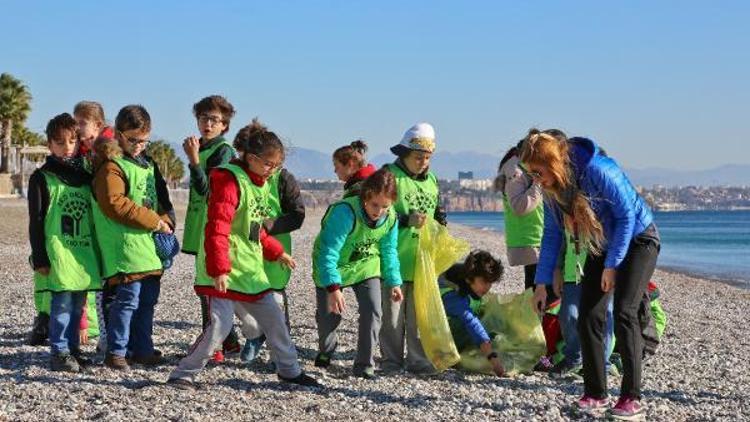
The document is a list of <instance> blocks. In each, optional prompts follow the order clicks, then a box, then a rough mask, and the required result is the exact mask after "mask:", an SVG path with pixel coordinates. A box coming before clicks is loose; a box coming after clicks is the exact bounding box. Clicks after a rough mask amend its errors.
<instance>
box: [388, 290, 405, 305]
mask: <svg viewBox="0 0 750 422" xmlns="http://www.w3.org/2000/svg"><path fill="white" fill-rule="evenodd" d="M403 299H404V294H403V293H402V292H401V287H398V286H396V287H393V288H391V302H394V303H396V302H401V301H402V300H403Z"/></svg>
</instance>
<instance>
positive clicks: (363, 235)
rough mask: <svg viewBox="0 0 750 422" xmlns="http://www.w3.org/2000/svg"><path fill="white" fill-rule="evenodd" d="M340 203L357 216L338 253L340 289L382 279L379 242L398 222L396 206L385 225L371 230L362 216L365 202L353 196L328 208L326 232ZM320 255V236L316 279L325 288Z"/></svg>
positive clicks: (314, 258) (315, 246)
mask: <svg viewBox="0 0 750 422" xmlns="http://www.w3.org/2000/svg"><path fill="white" fill-rule="evenodd" d="M339 204H345V205H346V206H349V207H350V208H351V210H352V213H354V226H353V227H352V230H351V231H350V232H349V235H348V236H347V237H346V241H344V245H343V246H342V247H341V250H340V251H339V261H338V263H337V269H338V271H339V274H340V275H341V287H347V286H353V285H355V284H357V283H361V282H363V281H365V280H369V279H371V278H376V277H380V239H382V238H384V237H385V236H386V235H388V233H389V232H390V231H391V229H393V226H394V225H395V224H396V222H397V221H398V218H397V217H396V212H395V211H394V210H393V207H391V208H389V209H388V215H387V217H386V220H385V221H384V222H383V224H381V225H380V226H378V227H375V228H370V227H369V226H368V225H367V222H366V221H365V218H364V216H363V215H362V201H361V200H360V199H359V196H352V197H349V198H345V199H342V200H340V201H338V202H336V203H334V204H332V205H331V206H329V207H328V210H327V211H326V213H325V215H324V216H323V220H322V222H321V227H322V228H323V229H325V226H326V224H328V219H329V216H330V211H331V210H332V209H333V207H335V206H337V205H339ZM334 224H335V223H334ZM319 256H320V234H318V236H317V237H316V238H315V243H314V244H313V252H312V261H313V280H314V281H315V285H316V286H317V287H323V284H322V280H321V279H320V268H318V257H319Z"/></svg>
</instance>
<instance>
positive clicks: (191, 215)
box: [182, 138, 232, 255]
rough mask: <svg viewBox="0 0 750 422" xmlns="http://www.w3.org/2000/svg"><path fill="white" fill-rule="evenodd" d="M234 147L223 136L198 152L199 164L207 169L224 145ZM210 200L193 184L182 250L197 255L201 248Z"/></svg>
mask: <svg viewBox="0 0 750 422" xmlns="http://www.w3.org/2000/svg"><path fill="white" fill-rule="evenodd" d="M225 145H226V146H228V147H230V148H232V145H231V144H230V143H229V142H227V141H225V140H224V139H223V138H222V139H221V140H220V141H217V142H216V143H215V144H214V145H211V147H209V148H206V149H205V150H203V151H199V152H198V165H199V166H200V168H201V169H203V171H204V172H205V171H206V163H207V162H208V160H209V159H210V158H211V156H212V155H214V153H215V152H216V151H217V150H219V148H221V147H223V146H225ZM207 206H208V202H207V200H206V197H205V195H201V194H200V193H198V191H196V190H195V189H194V188H193V187H192V185H191V186H190V195H189V197H188V206H187V212H186V213H185V231H184V232H183V236H182V252H185V253H188V254H191V255H195V254H197V253H198V249H199V248H200V240H201V237H202V236H203V229H204V228H205V226H206V207H207Z"/></svg>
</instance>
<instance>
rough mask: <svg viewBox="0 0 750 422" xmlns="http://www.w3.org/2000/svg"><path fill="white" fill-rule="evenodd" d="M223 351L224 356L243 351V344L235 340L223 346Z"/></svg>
mask: <svg viewBox="0 0 750 422" xmlns="http://www.w3.org/2000/svg"><path fill="white" fill-rule="evenodd" d="M221 351H222V352H224V357H227V356H228V355H236V354H239V353H240V352H241V351H242V346H240V344H239V343H237V342H233V343H231V344H225V345H223V346H221Z"/></svg>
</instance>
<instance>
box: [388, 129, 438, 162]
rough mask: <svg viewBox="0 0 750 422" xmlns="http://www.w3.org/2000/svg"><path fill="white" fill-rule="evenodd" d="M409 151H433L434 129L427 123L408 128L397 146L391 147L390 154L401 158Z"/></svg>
mask: <svg viewBox="0 0 750 422" xmlns="http://www.w3.org/2000/svg"><path fill="white" fill-rule="evenodd" d="M409 151H425V152H434V151H435V129H434V128H433V127H432V125H431V124H429V123H425V122H422V123H417V124H416V125H414V126H412V127H410V128H409V129H408V130H407V131H406V132H405V133H404V137H403V138H401V142H400V143H399V144H398V145H394V146H393V147H391V152H392V153H394V154H396V155H398V156H401V155H403V154H405V153H407V152H409Z"/></svg>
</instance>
